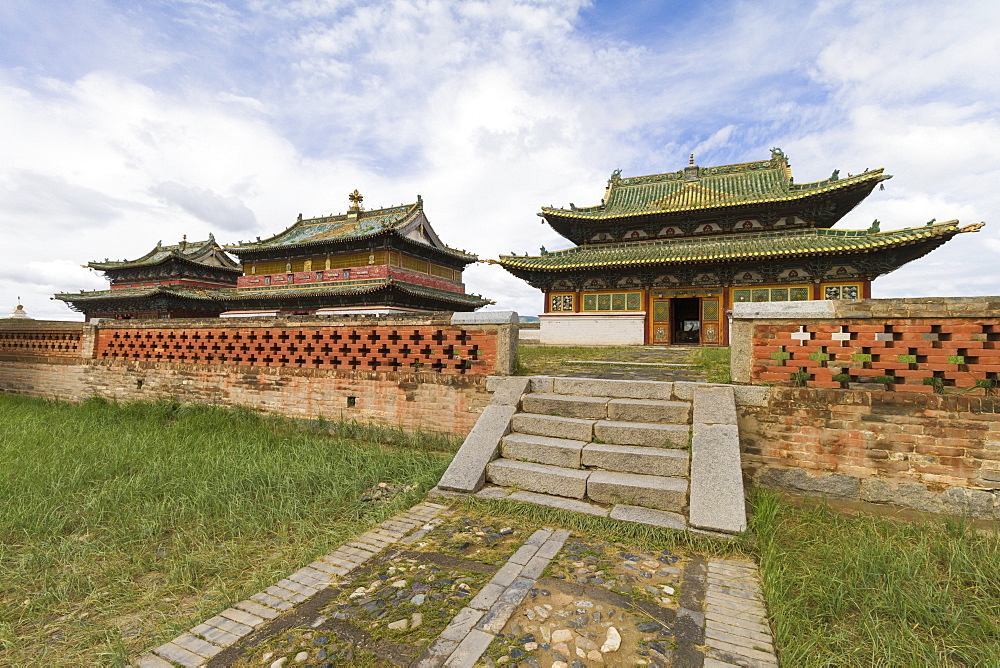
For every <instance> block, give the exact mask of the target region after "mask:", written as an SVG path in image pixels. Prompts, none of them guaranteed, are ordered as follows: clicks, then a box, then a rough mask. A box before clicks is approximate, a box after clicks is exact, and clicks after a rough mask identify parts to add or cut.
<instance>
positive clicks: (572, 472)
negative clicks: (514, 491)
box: [486, 459, 624, 499]
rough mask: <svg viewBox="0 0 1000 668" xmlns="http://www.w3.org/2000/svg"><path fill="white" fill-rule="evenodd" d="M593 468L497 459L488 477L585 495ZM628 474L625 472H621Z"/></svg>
mask: <svg viewBox="0 0 1000 668" xmlns="http://www.w3.org/2000/svg"><path fill="white" fill-rule="evenodd" d="M589 475H590V472H589V471H579V470H576V469H564V468H559V467H557V466H549V465H547V464H533V463H531V462H519V461H516V460H513V459H494V460H493V461H492V462H490V464H489V466H487V467H486V477H487V479H489V481H490V482H492V483H494V484H497V485H500V486H501V487H517V488H518V489H523V490H526V491H529V492H540V493H542V494H552V495H554V496H566V497H569V498H571V499H582V498H583V497H584V495H585V494H586V493H587V477H588V476H589ZM618 475H624V474H618Z"/></svg>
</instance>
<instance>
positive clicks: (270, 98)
mask: <svg viewBox="0 0 1000 668" xmlns="http://www.w3.org/2000/svg"><path fill="white" fill-rule="evenodd" d="M771 4H772V3H762V2H728V1H719V0H701V1H699V2H690V1H687V2H673V1H667V0H660V1H657V0H632V1H629V0H621V1H619V2H611V1H609V0H596V1H592V2H588V1H586V0H481V1H476V0H468V1H458V0H451V1H447V0H396V1H385V2H359V1H352V0H243V1H237V0H230V1H228V2H227V1H223V0H220V1H212V0H159V1H156V0H130V1H127V0H120V1H118V2H112V1H107V0H53V1H52V2H45V3H40V2H37V1H35V0H0V311H2V312H9V311H10V309H12V308H13V306H14V304H15V303H16V301H17V298H18V297H20V298H21V301H22V303H23V304H24V305H25V308H26V309H27V310H28V312H29V313H30V314H31V315H32V316H34V317H36V318H55V319H73V318H79V317H80V316H79V315H78V314H74V313H73V312H72V311H70V310H69V309H68V308H67V307H66V306H64V305H63V304H62V302H56V301H52V300H50V299H49V298H50V297H51V295H52V294H53V293H55V292H59V291H75V290H80V289H98V288H101V287H104V286H106V282H105V281H104V280H103V279H102V277H101V276H100V275H99V274H96V273H92V272H91V271H89V270H87V269H83V268H81V267H80V265H82V264H85V263H87V262H88V261H90V260H103V259H104V258H106V257H109V258H112V259H120V258H135V257H137V256H140V255H142V254H144V253H145V252H146V251H148V250H149V249H150V248H151V247H152V246H153V245H155V243H156V242H157V240H160V239H162V240H163V241H164V243H176V242H177V241H179V240H180V239H181V237H182V235H185V234H186V235H187V236H188V238H189V239H201V238H205V237H206V236H207V235H208V233H209V232H213V233H214V234H215V236H216V238H218V239H219V240H220V241H222V242H227V243H228V242H235V241H239V240H244V239H251V238H253V237H255V236H257V235H269V234H272V233H275V232H278V231H280V230H282V229H284V228H285V227H287V226H289V225H290V224H291V223H292V222H294V220H295V217H296V216H297V215H298V214H299V213H300V212H301V213H303V214H304V215H305V216H306V217H309V216H318V215H322V214H329V213H337V212H342V211H344V210H346V208H347V206H348V204H349V203H348V201H347V193H349V192H351V191H352V190H353V189H355V188H358V189H359V190H361V192H362V193H363V194H364V195H365V205H366V206H367V207H369V208H374V207H377V206H388V205H392V204H399V203H403V202H413V201H414V200H415V199H416V196H417V194H418V193H419V194H421V195H422V196H423V198H424V202H425V209H426V211H427V214H428V217H429V219H430V221H431V223H432V224H433V225H434V227H435V229H436V230H437V231H438V233H439V234H440V235H441V236H442V238H443V239H444V240H445V241H446V243H448V244H449V245H451V246H454V247H458V248H463V249H467V250H470V251H473V252H475V253H477V254H478V255H479V256H480V258H483V259H485V258H495V257H496V256H497V255H498V254H500V253H507V252H510V251H516V252H519V253H524V252H531V253H537V252H538V249H539V247H540V246H545V247H546V248H548V249H550V250H551V249H557V248H565V247H567V246H568V245H569V243H568V242H567V241H566V240H564V239H562V238H561V237H559V236H558V235H556V234H555V233H554V232H552V230H551V229H549V228H548V227H547V226H544V225H541V224H540V220H541V219H540V218H538V217H536V216H535V213H536V212H537V211H538V210H539V207H541V206H543V205H550V204H555V205H566V204H568V203H569V202H575V203H576V204H578V205H580V206H584V205H591V204H597V203H599V201H600V198H601V196H602V195H603V191H604V186H605V183H606V181H607V178H608V176H609V175H610V173H611V172H612V170H614V169H621V170H622V173H623V175H624V176H631V175H640V174H650V173H659V172H665V171H672V170H675V169H678V168H679V167H681V166H683V165H684V164H686V162H687V156H688V153H691V152H694V153H695V154H696V158H697V162H698V163H699V164H701V165H704V166H708V165H717V164H726V163H731V162H740V161H745V160H756V159H766V158H767V157H768V156H769V149H770V148H771V147H772V146H778V147H781V148H782V149H783V150H784V151H785V153H786V154H788V156H789V158H790V160H791V163H792V168H793V170H794V172H795V178H796V181H798V182H800V183H802V182H807V181H814V180H818V179H822V178H826V177H828V176H829V174H830V172H831V171H832V170H833V169H834V168H837V169H840V170H841V172H842V173H845V174H846V173H848V172H854V173H857V172H860V171H862V170H864V169H865V168H866V167H871V168H875V167H885V168H886V170H887V171H888V172H889V173H891V174H893V175H894V178H893V179H892V180H891V181H889V182H887V183H886V190H885V191H876V192H875V193H873V195H872V196H871V197H870V198H869V199H868V200H867V201H866V202H865V203H864V204H862V205H861V206H860V207H858V208H857V209H855V211H854V212H852V213H851V214H850V215H849V216H848V217H847V218H846V219H845V220H844V221H842V222H841V223H840V224H839V227H841V228H852V227H853V228H862V227H867V226H868V225H869V224H870V223H871V221H872V219H874V218H878V219H879V220H881V221H882V229H891V228H896V227H908V226H912V225H920V224H922V223H924V222H926V221H928V220H930V219H931V218H936V219H937V220H939V221H942V220H950V219H953V218H958V219H960V220H961V221H962V223H963V224H967V223H973V222H979V221H986V223H987V226H986V228H985V229H984V230H983V231H982V232H980V233H978V234H975V235H971V234H969V235H961V236H958V237H956V238H955V239H954V240H953V241H951V242H949V244H947V245H946V246H945V247H943V248H942V249H940V250H938V251H936V252H934V253H933V254H931V255H930V256H928V257H926V258H924V259H923V260H919V261H917V262H915V263H912V264H911V265H908V266H906V267H904V268H902V269H900V270H898V271H897V272H895V273H893V274H890V275H888V276H885V277H883V278H881V279H879V280H878V281H876V283H875V289H874V291H875V296H877V297H899V296H928V295H980V294H989V295H997V294H1000V272H998V271H997V269H996V267H997V265H998V264H1000V187H998V185H997V184H998V183H1000V151H998V150H997V146H1000V113H998V111H1000V3H998V2H996V0H984V1H981V2H979V1H975V0H967V1H963V0H954V1H952V2H940V1H939V0H936V1H934V2H928V1H923V0H899V1H884V0H865V1H864V2H852V1H838V0H820V1H818V2H794V1H792V0H788V1H786V2H784V3H780V7H781V8H780V9H773V8H771V7H770V6H769V5H771ZM466 277H467V286H468V289H469V291H470V292H476V293H481V294H484V295H486V296H488V297H490V298H492V299H494V300H496V301H497V306H496V307H494V308H505V309H515V310H517V311H519V312H520V313H522V314H534V313H537V312H538V310H539V308H540V307H541V297H540V294H539V293H538V292H537V291H535V290H533V289H531V288H530V287H528V286H527V285H526V284H524V283H522V282H521V281H519V280H517V279H515V278H513V277H512V276H510V275H508V274H506V272H504V271H503V270H502V269H500V268H499V267H496V266H488V265H485V264H482V265H477V266H474V267H472V268H470V269H469V270H468V271H467V273H466Z"/></svg>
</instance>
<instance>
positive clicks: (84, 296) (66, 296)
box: [55, 285, 229, 303]
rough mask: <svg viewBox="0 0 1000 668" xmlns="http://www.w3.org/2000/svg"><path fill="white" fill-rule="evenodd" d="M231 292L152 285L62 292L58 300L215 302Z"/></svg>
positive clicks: (71, 301) (57, 296)
mask: <svg viewBox="0 0 1000 668" xmlns="http://www.w3.org/2000/svg"><path fill="white" fill-rule="evenodd" d="M228 292H229V291H228V290H226V289H224V288H221V289H213V288H191V287H188V286H181V285H150V286H142V287H135V288H120V289H115V290H87V291H82V290H81V291H80V292H60V293H57V294H56V295H55V298H56V299H60V300H62V301H64V302H70V303H73V302H96V301H105V300H114V299H144V298H150V297H159V296H169V297H178V298H180V299H194V300H198V301H215V300H216V299H217V298H218V295H219V294H220V293H228Z"/></svg>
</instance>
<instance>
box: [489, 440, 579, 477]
mask: <svg viewBox="0 0 1000 668" xmlns="http://www.w3.org/2000/svg"><path fill="white" fill-rule="evenodd" d="M586 444H587V443H586V442H585V441H574V440H570V439H567V438H552V437H550V436H537V435H535V434H508V435H507V436H504V438H503V441H502V442H501V445H500V452H501V454H503V456H504V458H505V459H517V460H520V461H523V462H535V463H536V464H549V465H550V466H562V467H563V468H568V469H578V468H580V451H581V450H582V449H583V446H585V445H586Z"/></svg>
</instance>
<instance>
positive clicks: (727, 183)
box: [539, 149, 892, 222]
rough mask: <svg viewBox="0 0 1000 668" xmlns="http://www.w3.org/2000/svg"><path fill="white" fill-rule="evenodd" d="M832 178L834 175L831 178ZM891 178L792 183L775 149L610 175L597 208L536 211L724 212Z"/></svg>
mask: <svg viewBox="0 0 1000 668" xmlns="http://www.w3.org/2000/svg"><path fill="white" fill-rule="evenodd" d="M835 174H836V173H835ZM890 178H892V176H891V175H890V174H885V173H884V171H883V169H882V168H879V169H874V170H867V169H866V170H865V171H864V172H863V173H861V174H856V175H852V176H847V177H845V178H839V176H837V177H834V176H831V178H829V179H824V180H822V181H815V182H813V183H801V184H799V183H794V181H793V179H792V170H791V167H790V166H789V165H788V159H787V157H786V156H785V154H784V153H783V152H782V151H781V149H771V159H770V160H758V161H755V162H741V163H736V164H732V165H720V166H717V167H698V166H697V165H694V164H692V165H689V166H688V167H687V168H685V169H681V170H678V171H676V172H667V173H664V174H652V175H649V176H634V177H629V178H622V177H621V175H620V172H619V171H615V172H614V173H613V174H612V175H611V179H610V180H609V181H608V188H607V191H606V192H605V196H604V200H603V201H602V203H601V204H599V205H597V206H590V207H572V208H570V209H563V208H558V207H542V213H541V214H539V215H541V216H543V217H545V218H546V219H548V220H550V222H551V220H552V219H559V218H568V219H575V220H582V221H587V220H592V221H601V220H613V219H619V218H628V217H632V216H644V215H650V214H662V213H676V212H686V211H697V210H703V209H726V208H733V207H742V206H747V205H754V204H767V203H783V202H795V201H797V200H804V199H807V198H812V197H814V196H816V195H821V194H826V193H835V192H837V191H845V190H856V189H857V188H858V187H859V186H860V187H864V186H870V187H868V191H870V190H871V188H874V187H875V185H877V184H878V183H879V182H880V181H885V180H887V179H890Z"/></svg>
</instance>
